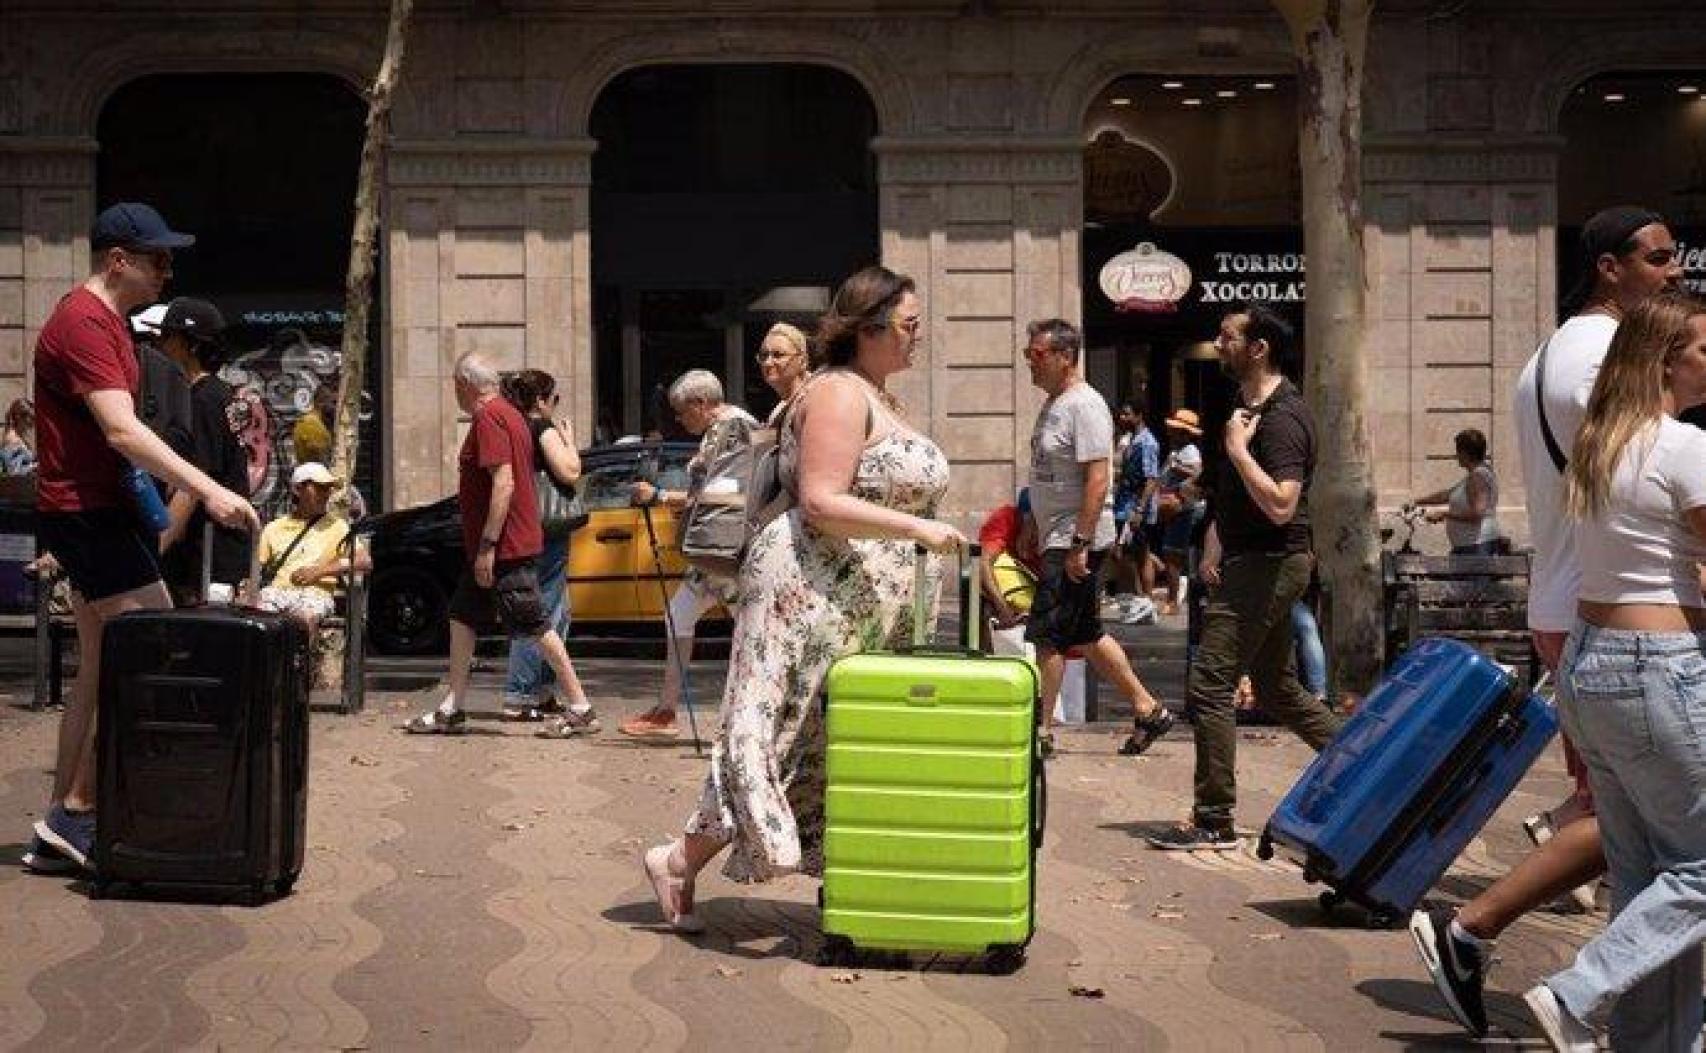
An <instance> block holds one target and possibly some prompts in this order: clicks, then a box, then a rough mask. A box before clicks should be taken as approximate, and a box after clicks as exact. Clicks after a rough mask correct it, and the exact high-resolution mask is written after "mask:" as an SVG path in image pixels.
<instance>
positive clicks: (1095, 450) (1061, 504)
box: [1031, 381, 1114, 552]
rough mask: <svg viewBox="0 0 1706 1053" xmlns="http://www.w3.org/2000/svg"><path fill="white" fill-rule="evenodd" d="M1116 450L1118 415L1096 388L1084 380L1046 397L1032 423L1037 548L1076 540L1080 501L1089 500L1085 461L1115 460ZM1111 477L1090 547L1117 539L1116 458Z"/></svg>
mask: <svg viewBox="0 0 1706 1053" xmlns="http://www.w3.org/2000/svg"><path fill="white" fill-rule="evenodd" d="M1113 455H1114V417H1113V414H1111V413H1109V412H1108V404H1107V402H1106V401H1104V400H1103V398H1102V396H1101V395H1099V394H1097V392H1096V389H1095V388H1093V387H1091V386H1090V385H1089V384H1086V383H1083V382H1082V381H1080V382H1079V383H1076V384H1073V385H1072V386H1071V387H1069V388H1067V389H1066V390H1065V391H1063V392H1061V393H1060V394H1059V395H1057V396H1055V397H1054V398H1052V399H1049V400H1048V401H1047V402H1045V403H1043V408H1042V410H1041V411H1040V412H1039V413H1038V414H1037V423H1036V426H1035V427H1034V428H1032V429H1031V516H1032V518H1034V519H1035V520H1036V521H1037V537H1038V538H1039V539H1040V540H1039V542H1038V545H1037V547H1038V548H1041V549H1045V550H1046V549H1051V548H1067V547H1069V546H1070V545H1071V544H1072V535H1073V533H1074V531H1075V530H1076V529H1077V522H1078V506H1079V505H1080V504H1081V503H1082V502H1083V500H1084V465H1085V464H1087V463H1089V462H1092V461H1110V460H1111V459H1112V457H1113ZM1108 479H1109V481H1110V485H1109V486H1108V493H1107V496H1106V497H1105V498H1104V499H1103V501H1102V514H1101V515H1100V516H1099V517H1097V519H1096V532H1095V536H1094V537H1093V538H1091V539H1090V547H1091V548H1092V549H1094V550H1096V551H1098V552H1099V551H1101V550H1102V549H1104V548H1107V547H1108V546H1109V545H1111V544H1113V543H1114V505H1113V497H1114V488H1113V486H1112V485H1111V484H1112V479H1113V466H1112V464H1110V465H1109V468H1108Z"/></svg>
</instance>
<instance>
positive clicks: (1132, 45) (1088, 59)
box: [1043, 26, 1297, 137]
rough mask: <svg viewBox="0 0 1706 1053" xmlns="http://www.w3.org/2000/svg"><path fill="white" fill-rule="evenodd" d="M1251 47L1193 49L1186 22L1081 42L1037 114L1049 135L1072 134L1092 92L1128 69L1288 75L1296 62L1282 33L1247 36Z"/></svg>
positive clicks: (1079, 128) (1130, 71)
mask: <svg viewBox="0 0 1706 1053" xmlns="http://www.w3.org/2000/svg"><path fill="white" fill-rule="evenodd" d="M1249 43H1250V44H1251V45H1253V46H1252V47H1250V48H1249V49H1247V50H1245V51H1243V52H1242V53H1240V54H1238V55H1236V56H1234V57H1231V58H1205V57H1202V56H1200V55H1198V53H1197V39H1196V30H1195V29H1194V28H1193V27H1186V26H1148V27H1145V28H1144V29H1142V30H1141V31H1132V32H1129V33H1125V34H1121V35H1116V36H1112V37H1109V38H1107V39H1097V40H1092V41H1089V42H1087V43H1086V44H1085V45H1084V46H1083V47H1081V48H1079V49H1078V51H1077V52H1076V53H1075V54H1074V55H1072V56H1071V57H1070V58H1068V59H1067V60H1066V61H1064V62H1062V63H1060V73H1059V75H1058V76H1056V77H1055V78H1054V80H1053V81H1052V82H1051V83H1050V84H1049V86H1048V88H1047V90H1046V91H1045V92H1044V95H1043V97H1044V100H1045V101H1044V108H1043V116H1044V120H1046V121H1047V130H1048V131H1049V132H1051V133H1054V134H1059V135H1070V136H1074V137H1076V136H1078V135H1079V134H1081V133H1082V130H1083V125H1084V115H1085V113H1086V112H1088V111H1089V109H1090V103H1091V102H1092V101H1093V100H1094V99H1095V98H1096V95H1097V94H1098V93H1099V92H1101V91H1102V90H1103V89H1104V88H1106V87H1107V86H1108V85H1109V84H1112V83H1113V82H1114V81H1115V80H1118V79H1119V78H1120V77H1124V76H1128V75H1130V74H1133V73H1177V74H1180V75H1182V76H1189V75H1192V74H1195V75H1197V76H1206V75H1214V76H1249V75H1256V74H1271V75H1273V76H1276V77H1282V76H1293V75H1295V74H1296V72H1297V60H1296V59H1295V58H1294V57H1293V55H1292V53H1291V50H1290V48H1289V47H1288V46H1287V45H1286V43H1285V40H1284V38H1283V36H1282V35H1280V34H1278V33H1272V34H1270V33H1267V32H1261V33H1258V34H1253V39H1251V40H1250V41H1249Z"/></svg>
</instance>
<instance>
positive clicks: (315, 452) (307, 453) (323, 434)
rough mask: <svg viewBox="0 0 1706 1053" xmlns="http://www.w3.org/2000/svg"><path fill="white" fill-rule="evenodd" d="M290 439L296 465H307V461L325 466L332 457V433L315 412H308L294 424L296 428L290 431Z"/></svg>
mask: <svg viewBox="0 0 1706 1053" xmlns="http://www.w3.org/2000/svg"><path fill="white" fill-rule="evenodd" d="M290 439H291V443H292V445H294V446H295V447H296V463H297V464H307V463H308V462H309V461H319V462H320V463H321V464H325V463H327V459H328V458H330V457H331V455H332V433H331V431H330V430H329V429H327V427H326V422H325V421H323V420H321V419H320V414H319V413H318V412H316V411H315V410H309V411H308V412H307V413H304V414H303V415H302V418H301V419H300V420H298V421H297V422H296V427H295V428H292V429H291V432H290Z"/></svg>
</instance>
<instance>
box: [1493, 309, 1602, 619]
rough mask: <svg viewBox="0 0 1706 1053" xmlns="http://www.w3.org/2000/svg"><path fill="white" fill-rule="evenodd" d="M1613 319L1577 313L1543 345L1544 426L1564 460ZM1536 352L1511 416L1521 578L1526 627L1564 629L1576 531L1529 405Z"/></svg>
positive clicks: (1577, 581) (1576, 579) (1573, 581)
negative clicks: (1525, 558)
mask: <svg viewBox="0 0 1706 1053" xmlns="http://www.w3.org/2000/svg"><path fill="white" fill-rule="evenodd" d="M1616 332H1617V321H1616V319H1614V318H1611V317H1609V316H1607V315H1602V314H1589V315H1578V316H1576V317H1574V318H1571V319H1570V320H1569V321H1567V322H1565V323H1564V324H1563V325H1561V326H1559V327H1558V331H1557V332H1555V333H1553V334H1552V338H1551V343H1550V344H1549V345H1548V346H1547V350H1546V423H1547V424H1549V425H1551V427H1552V437H1553V438H1554V439H1556V440H1557V441H1558V448H1559V449H1560V450H1562V451H1563V453H1564V456H1565V457H1569V456H1570V447H1572V446H1574V445H1575V442H1576V432H1577V431H1578V430H1580V428H1581V426H1582V418H1583V417H1584V416H1586V415H1587V408H1588V396H1589V395H1590V394H1592V393H1593V382H1594V379H1595V378H1596V377H1598V376H1599V364H1600V363H1601V362H1603V361H1604V360H1605V352H1606V351H1607V350H1609V349H1610V347H1611V337H1612V334H1614V333H1616ZM1539 361H1540V353H1539V351H1536V352H1535V354H1534V357H1532V358H1530V359H1529V360H1528V364H1527V365H1526V366H1524V367H1523V369H1522V375H1521V376H1520V377H1518V378H1517V382H1516V395H1515V397H1514V402H1513V404H1512V407H1511V409H1512V413H1513V416H1514V418H1515V421H1516V440H1517V452H1518V453H1519V454H1520V455H1521V456H1522V478H1523V485H1524V487H1525V488H1526V489H1527V491H1528V532H1529V537H1530V538H1531V539H1532V541H1533V543H1534V560H1533V563H1532V564H1531V565H1530V567H1529V578H1528V627H1529V628H1530V629H1534V630H1537V631H1541V632H1560V633H1562V632H1569V631H1570V626H1572V625H1574V624H1575V621H1576V591H1577V589H1578V588H1580V586H1581V580H1582V572H1581V567H1580V565H1579V564H1578V562H1577V559H1576V541H1575V530H1574V528H1573V527H1572V526H1571V524H1570V522H1569V521H1568V520H1567V519H1566V518H1565V516H1564V507H1563V500H1564V477H1563V476H1562V475H1560V474H1559V473H1558V469H1557V468H1556V467H1554V466H1553V463H1552V458H1551V456H1550V455H1549V454H1548V453H1547V452H1546V441H1545V440H1544V439H1543V438H1541V435H1540V413H1539V409H1538V407H1537V406H1536V403H1535V390H1534V382H1535V378H1534V373H1535V366H1536V364H1537V363H1538V362H1539Z"/></svg>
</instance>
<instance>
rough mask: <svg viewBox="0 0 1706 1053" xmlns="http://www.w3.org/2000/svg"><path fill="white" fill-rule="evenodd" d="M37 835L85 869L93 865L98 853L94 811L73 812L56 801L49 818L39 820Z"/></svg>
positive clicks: (91, 867) (49, 812) (49, 811)
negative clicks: (96, 852)
mask: <svg viewBox="0 0 1706 1053" xmlns="http://www.w3.org/2000/svg"><path fill="white" fill-rule="evenodd" d="M36 836H37V837H39V838H41V840H42V841H43V842H44V843H46V844H48V845H50V846H52V847H53V848H55V849H57V850H58V851H59V853H60V854H61V855H63V856H64V857H65V858H67V859H69V860H71V861H72V862H73V863H75V864H77V865H78V866H80V867H82V868H83V869H84V870H92V869H93V868H94V864H93V863H92V862H91V861H90V858H91V857H92V856H93V855H94V854H95V813H94V812H73V811H70V810H68V809H67V808H66V807H65V806H64V805H63V804H56V805H54V806H53V807H52V808H50V809H48V812H47V818H46V819H43V820H41V821H40V822H38V823H36Z"/></svg>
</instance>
